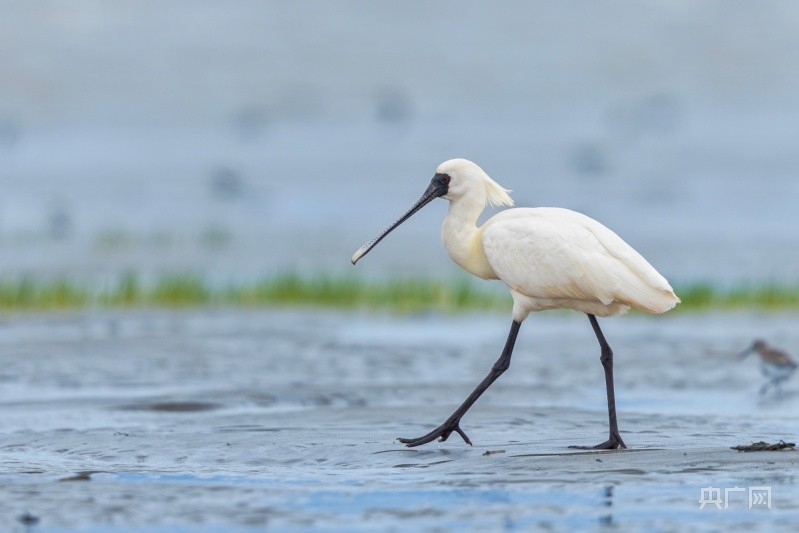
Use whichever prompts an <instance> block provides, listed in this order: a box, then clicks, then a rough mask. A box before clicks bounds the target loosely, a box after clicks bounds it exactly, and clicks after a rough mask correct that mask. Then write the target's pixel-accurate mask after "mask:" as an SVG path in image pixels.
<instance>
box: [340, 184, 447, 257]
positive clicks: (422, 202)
mask: <svg viewBox="0 0 799 533" xmlns="http://www.w3.org/2000/svg"><path fill="white" fill-rule="evenodd" d="M449 182H450V177H449V175H448V174H441V173H437V174H436V175H435V176H433V179H432V180H430V185H429V186H428V187H427V190H426V191H424V194H423V195H422V197H421V198H419V201H418V202H416V203H415V204H413V206H411V208H410V209H408V211H407V212H406V213H405V214H404V215H402V216H401V217H400V218H398V219H397V221H396V222H394V223H393V224H392V225H390V226H389V227H387V228H386V229H385V230H383V232H382V233H380V235H378V236H377V237H375V238H374V239H372V240H371V241H369V242H367V243H366V244H364V245H363V246H361V247H360V248H359V249H358V251H357V252H355V253H354V254H353V255H352V264H353V265H354V264H355V263H357V262H358V260H359V259H360V258H361V257H363V256H365V255H366V254H367V253H369V251H370V250H371V249H372V248H374V247H375V246H377V243H379V242H380V241H382V240H383V238H384V237H385V236H386V235H388V234H389V233H391V232H392V231H393V230H394V228H396V227H397V226H399V225H400V224H402V223H403V222H405V221H406V220H408V219H409V218H411V216H413V214H414V213H416V212H417V211H419V210H420V209H421V208H423V207H424V206H426V205H427V204H429V203H430V202H432V201H433V200H435V199H436V198H440V197H442V196H444V195H445V194H447V192H448V191H449Z"/></svg>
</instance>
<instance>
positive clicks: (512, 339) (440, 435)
mask: <svg viewBox="0 0 799 533" xmlns="http://www.w3.org/2000/svg"><path fill="white" fill-rule="evenodd" d="M521 325H522V324H521V322H516V321H515V320H514V321H513V323H512V324H511V326H510V333H508V340H507V341H506V342H505V348H504V349H503V350H502V355H500V356H499V359H497V362H496V363H494V366H492V367H491V372H489V373H488V375H487V376H486V377H485V378H484V379H483V381H481V382H480V384H479V385H478V386H477V388H476V389H474V390H473V391H472V393H471V394H470V395H469V397H468V398H466V400H464V402H463V403H462V404H461V405H460V407H458V408H457V409H456V410H455V412H454V413H452V415H450V417H449V418H448V419H447V420H446V422H444V423H443V424H441V425H440V426H438V427H437V428H436V429H434V430H433V431H431V432H430V433H428V434H427V435H423V436H421V437H419V438H416V439H399V441H400V442H401V443H403V444H405V445H406V446H408V447H413V446H419V445H421V444H427V443H428V442H432V441H434V440H436V439H438V440H439V441H442V442H443V441H445V440H447V439H448V438H449V436H450V435H451V434H452V432H453V431H454V432H456V433H457V434H458V435H460V436H461V437H462V438H463V440H464V442H466V444H468V445H469V446H471V445H472V441H470V440H469V437H467V436H466V433H464V432H463V430H462V429H461V428H460V421H461V417H462V416H463V415H464V414H466V411H468V410H469V408H470V407H471V406H472V404H474V402H476V401H477V398H479V397H480V395H481V394H483V393H484V392H485V391H486V389H487V388H488V387H490V386H491V384H492V383H494V381H496V380H497V378H498V377H499V376H501V375H502V373H503V372H505V371H506V370H507V369H508V367H509V366H510V356H511V354H512V353H513V345H514V344H515V343H516V336H517V335H518V334H519V327H520V326H521Z"/></svg>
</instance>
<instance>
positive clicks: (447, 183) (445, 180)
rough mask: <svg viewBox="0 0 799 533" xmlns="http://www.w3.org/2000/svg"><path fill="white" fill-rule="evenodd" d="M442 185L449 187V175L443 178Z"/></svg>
mask: <svg viewBox="0 0 799 533" xmlns="http://www.w3.org/2000/svg"><path fill="white" fill-rule="evenodd" d="M441 183H443V184H444V185H449V176H448V175H447V174H444V175H443V176H441Z"/></svg>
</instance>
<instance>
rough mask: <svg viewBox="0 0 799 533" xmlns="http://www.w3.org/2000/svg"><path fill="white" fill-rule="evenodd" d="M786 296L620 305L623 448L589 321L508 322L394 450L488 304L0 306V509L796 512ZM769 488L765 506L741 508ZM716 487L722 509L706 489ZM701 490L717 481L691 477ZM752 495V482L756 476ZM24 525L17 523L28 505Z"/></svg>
mask: <svg viewBox="0 0 799 533" xmlns="http://www.w3.org/2000/svg"><path fill="white" fill-rule="evenodd" d="M797 318H799V317H797V316H796V315H754V314H716V315H689V314H682V315H673V316H665V317H657V318H652V317H644V316H640V315H639V316H629V317H623V318H619V319H613V320H607V321H604V322H603V323H602V324H603V326H604V327H605V332H606V334H607V336H608V339H609V341H610V342H611V344H612V345H613V346H614V349H615V352H616V365H617V398H618V406H619V419H620V426H621V430H622V436H623V438H624V439H625V440H626V442H627V444H628V445H629V446H630V449H629V450H626V451H618V452H582V451H575V450H570V449H569V448H568V446H569V445H570V444H591V443H595V442H599V441H600V440H603V439H604V437H605V431H606V425H605V424H606V414H605V412H604V387H603V382H602V371H601V367H600V365H599V363H598V360H597V359H598V356H599V353H598V348H597V346H596V345H595V340H594V338H593V336H592V333H591V330H590V327H589V325H588V322H587V320H585V318H584V317H581V316H580V315H577V314H566V313H564V314H559V313H552V314H542V315H540V316H534V317H532V318H531V319H530V320H528V322H526V323H525V325H524V328H523V329H522V333H521V335H520V337H519V342H518V344H517V352H516V353H515V355H514V361H513V362H512V364H511V369H510V371H509V372H508V374H506V375H505V376H503V377H502V378H501V379H500V380H499V381H498V382H497V383H496V384H495V385H494V387H492V389H491V390H490V391H489V392H488V393H487V394H486V395H485V396H484V397H483V398H482V399H481V400H480V401H479V402H478V403H477V404H476V405H475V407H474V408H473V410H472V411H471V412H470V413H469V414H468V415H467V416H466V417H465V418H464V420H463V428H464V429H465V430H466V432H467V433H468V434H469V435H470V437H471V438H472V440H473V441H474V443H475V446H474V447H469V446H467V445H465V444H464V443H463V442H461V441H460V440H459V439H458V438H456V437H453V438H451V439H450V440H449V441H448V442H445V443H433V444H431V445H427V446H424V447H421V448H416V449H407V448H404V447H403V446H401V445H399V444H398V443H397V442H396V441H395V438H396V437H400V436H404V437H409V436H418V435H420V434H422V433H425V432H426V431H427V430H428V429H429V428H431V427H432V426H433V425H437V424H438V423H439V422H441V420H443V418H444V417H446V416H447V415H448V414H449V412H450V411H451V410H452V409H453V408H454V407H455V406H456V405H457V403H458V402H459V401H460V400H462V399H463V397H465V396H466V394H468V392H469V391H470V390H471V388H472V387H473V386H474V384H475V383H476V382H477V381H479V380H480V379H481V378H482V376H483V374H484V373H485V372H486V370H487V369H488V367H490V365H491V363H492V362H493V360H494V359H495V357H496V354H497V353H498V350H499V348H500V347H501V344H502V342H503V340H504V336H505V333H506V327H507V326H508V324H506V319H505V317H502V316H498V315H489V316H481V315H464V316H452V317H446V316H437V315H418V316H403V317H397V316H384V315H377V316H371V315H368V314H365V313H356V314H342V313H338V312H316V311H285V312H283V311H242V310H212V311H187V312H166V311H148V312H145V311H135V312H110V313H109V312H101V313H83V314H66V315H55V316H33V317H15V318H8V317H7V318H5V319H4V320H3V322H2V323H0V407H1V409H0V520H2V527H3V528H5V529H8V530H12V531H13V530H17V531H23V530H25V528H27V529H28V530H30V531H62V530H68V529H73V528H81V530H87V531H100V530H104V529H105V528H107V527H108V526H110V525H113V526H114V527H115V528H116V529H117V530H122V531H167V530H169V531H174V530H177V531H181V530H188V529H192V530H195V529H199V530H204V531H217V530H231V529H240V530H250V529H253V530H254V529H260V528H263V527H264V526H269V527H270V529H271V530H277V531H296V530H304V529H305V530H310V529H314V530H327V531H358V530H371V529H383V530H409V529H414V530H448V529H462V530H463V529H465V530H480V531H527V530H531V529H535V528H540V529H549V530H596V529H602V528H610V527H618V529H620V530H625V531H629V530H639V529H658V530H714V529H719V528H723V529H725V530H741V531H743V530H747V531H748V530H753V529H754V530H769V531H774V530H780V529H783V530H786V531H787V530H793V528H795V524H796V523H797V522H799V504H797V501H799V488H797V483H796V474H795V472H796V467H797V466H798V465H799V453H796V452H790V451H783V452H758V453H739V452H735V451H732V450H730V449H729V447H730V446H734V445H737V444H747V443H750V442H752V441H759V440H767V441H772V442H773V441H776V440H779V439H786V440H793V441H795V440H796V426H795V412H796V408H797V404H798V403H799V394H798V393H797V385H796V384H795V383H792V382H790V381H789V382H788V383H787V384H786V386H785V389H784V391H783V394H782V396H781V397H778V396H776V395H767V396H766V397H762V398H761V397H759V396H758V388H759V387H760V385H761V384H762V381H763V378H762V377H761V376H760V374H759V371H758V368H757V364H756V363H755V361H754V360H747V361H744V362H738V361H736V360H735V359H734V357H733V356H732V354H733V353H734V352H736V351H737V350H739V349H741V348H743V347H744V346H745V345H746V344H747V343H748V342H749V341H750V340H751V338H752V337H754V336H760V337H765V338H767V339H769V340H772V342H774V343H775V344H778V345H781V346H782V347H784V348H786V349H788V350H789V351H790V350H791V349H795V348H797V347H799V334H797V333H796V330H795V328H794V327H793V325H794V324H795V322H796V319H797ZM758 487H769V488H770V492H771V508H770V509H769V508H767V506H766V505H765V504H760V505H757V504H755V505H753V506H752V508H750V507H749V505H748V500H749V491H750V489H751V490H752V491H753V494H756V493H757V491H758V490H760V489H758ZM711 488H717V489H719V490H720V497H722V498H723V497H724V492H725V489H729V491H728V492H727V496H728V499H727V508H724V502H723V500H721V503H720V506H721V507H722V508H721V509H718V508H716V505H714V504H713V503H707V504H706V505H705V507H704V508H702V509H700V497H701V496H702V489H711ZM705 496H706V498H705V499H712V498H711V496H712V494H710V493H705ZM754 497H755V498H756V497H757V496H754ZM25 516H27V517H28V518H29V520H32V521H36V522H37V523H36V524H33V525H28V526H25V525H23V523H22V522H23V521H24V520H23V517H25Z"/></svg>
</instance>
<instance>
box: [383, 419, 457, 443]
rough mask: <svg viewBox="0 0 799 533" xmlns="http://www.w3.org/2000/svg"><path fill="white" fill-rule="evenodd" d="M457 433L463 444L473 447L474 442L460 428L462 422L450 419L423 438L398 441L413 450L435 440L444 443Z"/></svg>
mask: <svg viewBox="0 0 799 533" xmlns="http://www.w3.org/2000/svg"><path fill="white" fill-rule="evenodd" d="M453 431H454V432H455V433H457V434H458V435H460V436H461V438H462V439H463V442H465V443H466V444H468V445H469V446H471V445H472V441H470V440H469V437H467V436H466V433H464V431H463V430H462V429H461V427H460V420H459V419H454V420H452V419H450V420H447V421H446V422H444V423H443V424H441V425H440V426H438V427H437V428H436V429H434V430H433V431H431V432H430V433H428V434H427V435H424V436H421V437H419V438H416V439H397V440H398V441H400V442H401V443H402V444H404V445H405V446H407V447H408V448H413V447H414V446H421V445H422V444H427V443H428V442H433V441H434V440H436V439H438V442H444V441H445V440H447V439H448V438H449V436H450V435H451V434H452V432H453Z"/></svg>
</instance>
